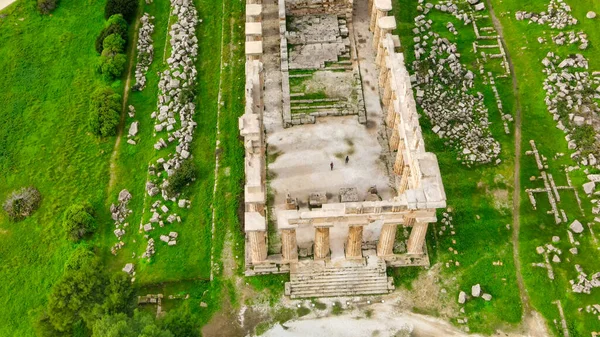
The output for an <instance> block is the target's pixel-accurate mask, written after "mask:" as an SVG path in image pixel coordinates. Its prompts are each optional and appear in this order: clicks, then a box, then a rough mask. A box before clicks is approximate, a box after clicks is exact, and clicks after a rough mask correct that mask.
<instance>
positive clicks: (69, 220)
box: [63, 202, 97, 241]
mask: <svg viewBox="0 0 600 337" xmlns="http://www.w3.org/2000/svg"><path fill="white" fill-rule="evenodd" d="M93 214H94V209H93V208H92V205H90V204H89V203H88V202H84V203H82V204H79V205H73V206H71V207H69V208H68V209H67V210H66V211H65V214H64V218H63V229H64V231H65V233H66V234H67V237H68V238H69V240H71V241H79V240H81V239H82V238H83V237H84V236H85V235H86V234H89V233H92V232H94V230H96V226H97V225H96V219H95V218H94V216H93Z"/></svg>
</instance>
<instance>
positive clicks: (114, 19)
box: [95, 14, 127, 54]
mask: <svg viewBox="0 0 600 337" xmlns="http://www.w3.org/2000/svg"><path fill="white" fill-rule="evenodd" d="M112 34H119V35H120V36H121V38H122V39H123V40H127V21H125V19H123V15H122V14H115V15H113V16H111V17H110V18H109V19H108V20H107V21H106V24H105V27H104V29H102V31H101V32H100V35H98V37H97V38H96V45H95V46H96V51H97V52H98V54H101V53H102V50H103V49H104V39H105V38H106V37H107V36H109V35H112Z"/></svg>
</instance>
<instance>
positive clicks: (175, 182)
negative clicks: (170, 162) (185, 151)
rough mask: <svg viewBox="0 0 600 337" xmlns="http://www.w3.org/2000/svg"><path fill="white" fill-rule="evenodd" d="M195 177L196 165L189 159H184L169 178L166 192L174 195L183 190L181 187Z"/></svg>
mask: <svg viewBox="0 0 600 337" xmlns="http://www.w3.org/2000/svg"><path fill="white" fill-rule="evenodd" d="M195 179H196V166H195V165H194V163H193V162H192V161H191V160H186V161H184V162H183V163H182V164H181V166H180V167H179V169H177V170H176V171H175V173H173V175H172V176H171V177H170V178H169V185H168V186H167V188H166V192H167V194H168V195H169V196H175V195H177V194H179V193H181V192H182V191H183V188H184V187H185V186H186V185H188V184H189V183H191V182H193V181H194V180H195Z"/></svg>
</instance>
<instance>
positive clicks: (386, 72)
mask: <svg viewBox="0 0 600 337" xmlns="http://www.w3.org/2000/svg"><path fill="white" fill-rule="evenodd" d="M388 77H389V78H388ZM388 82H391V76H390V68H388V66H387V62H384V64H382V65H381V67H379V87H380V88H383V87H385V86H390V83H388Z"/></svg>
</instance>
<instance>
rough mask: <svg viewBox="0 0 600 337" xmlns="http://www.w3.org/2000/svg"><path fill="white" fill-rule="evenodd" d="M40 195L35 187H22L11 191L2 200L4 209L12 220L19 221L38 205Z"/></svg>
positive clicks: (40, 199) (40, 198)
mask: <svg viewBox="0 0 600 337" xmlns="http://www.w3.org/2000/svg"><path fill="white" fill-rule="evenodd" d="M41 202H42V195H41V194H40V191H38V190H37V188H35V187H23V188H22V189H20V190H19V191H13V192H12V193H11V195H10V196H9V197H8V198H6V200H5V201H4V205H3V208H4V211H5V212H6V213H7V214H8V217H9V218H10V219H11V220H13V221H20V220H23V219H25V218H26V217H28V216H30V215H31V214H32V213H33V212H35V210H37V209H38V208H39V207H40V203H41Z"/></svg>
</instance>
